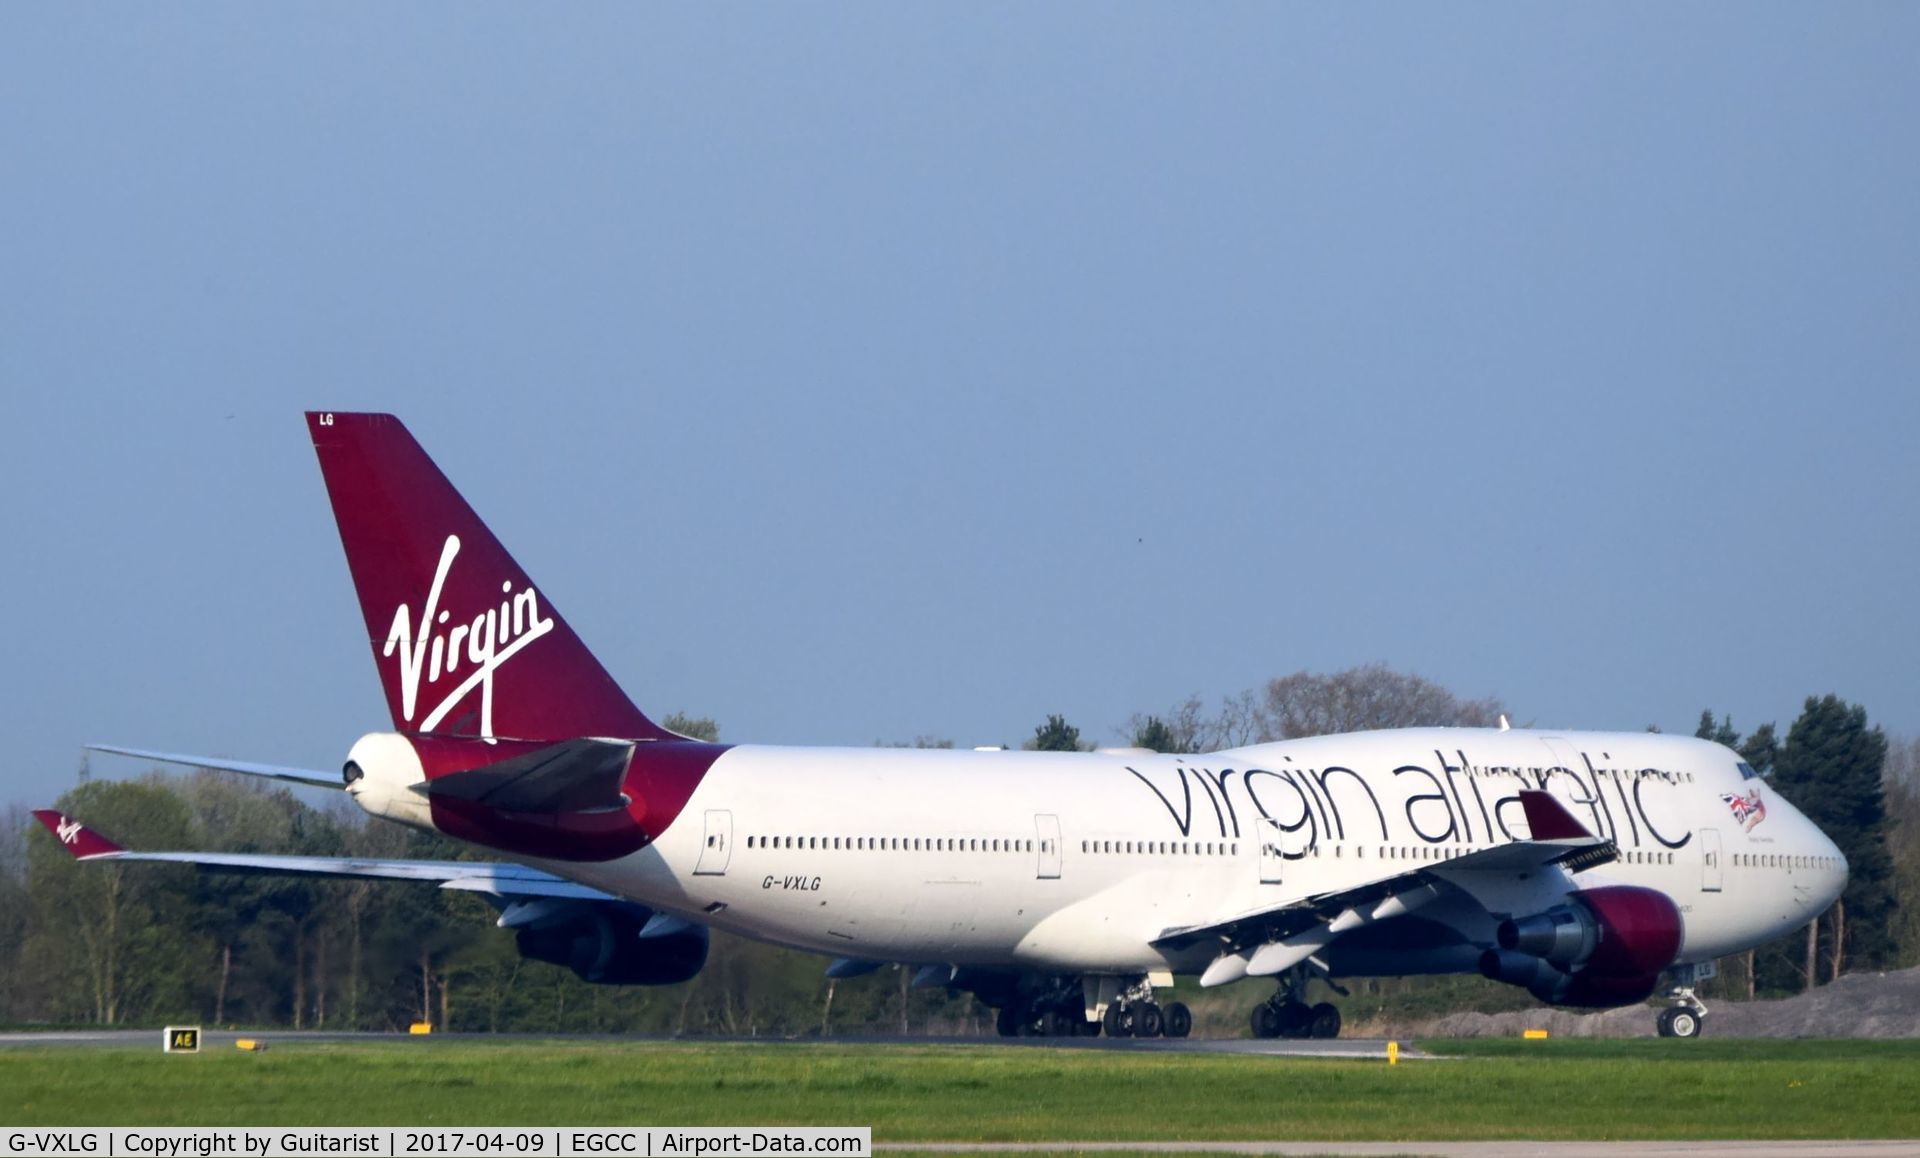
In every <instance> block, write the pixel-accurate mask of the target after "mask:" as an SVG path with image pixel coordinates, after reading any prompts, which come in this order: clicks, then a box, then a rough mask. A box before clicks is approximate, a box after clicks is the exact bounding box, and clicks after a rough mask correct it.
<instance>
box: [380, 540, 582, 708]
mask: <svg viewBox="0 0 1920 1158" xmlns="http://www.w3.org/2000/svg"><path fill="white" fill-rule="evenodd" d="M459 553H460V536H458V535H448V536H447V541H446V543H445V544H444V545H443V546H442V547H441V548H440V565H439V566H438V567H437V568H435V569H434V573H433V586H432V587H430V588H429V589H428V590H427V603H426V606H424V607H422V608H421V609H420V613H419V619H418V620H417V622H418V623H419V625H420V633H419V635H418V637H416V636H415V635H414V624H415V622H416V620H415V618H414V613H413V609H412V608H410V607H408V606H407V605H406V604H404V603H402V604H401V605H400V606H399V607H397V608H395V609H394V612H393V626H392V627H390V628H388V629H387V646H386V648H385V649H384V650H382V651H381V653H380V654H381V656H383V657H386V656H391V655H393V654H395V653H396V652H398V653H399V656H400V714H401V717H402V718H403V719H405V720H406V721H407V722H408V723H412V722H413V714H414V710H415V708H417V707H418V706H419V703H420V684H421V682H422V681H423V680H424V681H425V682H426V683H428V684H436V683H439V682H440V680H441V679H443V678H446V679H452V678H454V677H455V676H460V677H461V678H460V682H459V683H458V684H457V685H455V686H454V688H453V689H452V690H451V691H449V692H448V693H447V694H446V695H445V696H444V697H443V698H442V699H441V700H440V702H439V703H437V704H435V705H434V706H433V709H432V710H431V711H429V712H428V713H427V715H426V718H425V719H423V720H421V721H420V724H419V728H420V730H421V731H422V732H431V731H433V730H434V728H435V727H437V726H438V725H439V724H440V722H441V721H442V720H444V719H446V718H447V713H448V712H451V711H452V710H453V707H454V705H455V704H458V703H459V702H460V700H461V698H462V697H464V696H465V695H466V694H467V693H468V692H470V691H472V690H473V689H474V688H476V687H478V688H479V689H480V735H481V736H483V737H485V738H487V739H492V738H493V673H494V672H496V671H499V670H500V665H502V664H504V663H506V662H507V660H509V659H511V658H512V657H513V656H514V655H515V654H516V653H518V652H519V650H520V649H521V648H523V647H525V646H527V645H528V644H530V643H532V642H533V641H534V640H536V639H539V638H540V637H541V636H543V635H545V634H546V633H547V632H549V631H552V630H553V620H552V619H550V618H542V617H541V615H540V595H539V593H538V592H536V591H535V590H534V589H533V588H532V587H531V586H529V587H527V588H526V589H524V590H522V591H521V592H520V593H519V594H517V595H516V594H514V592H513V581H512V580H507V581H505V582H502V583H501V584H500V595H501V600H500V606H499V607H489V608H487V609H486V610H485V611H483V612H481V613H480V614H478V615H475V616H474V617H473V618H472V619H471V620H468V619H466V618H465V617H464V613H463V617H462V618H461V619H460V621H458V622H455V623H453V624H452V626H451V627H449V626H448V621H449V620H450V619H452V614H451V613H450V612H448V611H446V610H444V609H442V608H441V606H440V593H441V591H442V590H443V589H444V588H445V587H446V584H447V574H448V572H450V571H451V570H452V569H453V560H454V556H456V555H458V554H459ZM438 628H445V629H446V630H444V631H440V630H437V629H438ZM463 661H464V662H463ZM463 668H465V669H467V670H465V671H464V674H463V671H462V669H463Z"/></svg>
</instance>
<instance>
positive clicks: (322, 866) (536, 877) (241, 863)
mask: <svg viewBox="0 0 1920 1158" xmlns="http://www.w3.org/2000/svg"><path fill="white" fill-rule="evenodd" d="M33 815H34V818H35V819H37V820H39V821H40V823H41V824H44V825H46V827H47V831H48V832H51V833H53V835H54V836H55V837H56V838H58V839H59V841H60V843H61V844H62V845H64V846H65V847H66V850H67V851H68V852H70V853H72V854H73V855H74V858H75V859H77V860H83V861H106V860H116V861H158V862H162V863H169V864H190V865H194V866H196V867H198V868H201V869H204V870H207V871H209V872H240V873H272V874H282V875H292V876H310V877H332V878H336V879H346V880H356V879H369V878H371V879H378V880H401V881H427V882H432V883H435V884H438V885H439V886H440V887H441V888H443V889H459V890H461V891H464V892H474V893H483V894H487V895H489V896H493V897H498V898H501V899H502V900H508V901H511V900H516V899H521V898H535V897H537V898H544V899H553V900H563V901H614V902H618V901H619V900H620V898H619V897H616V896H614V895H613V894H612V893H604V892H601V891H600V890H599V889H595V888H589V887H588V886H586V885H583V884H580V883H578V882H577V881H570V880H567V879H566V878H565V877H557V876H554V875H553V874H552V873H547V872H542V871H540V870H539V869H535V868H528V867H526V866H525V865H517V864H501V863H495V862H489V861H460V860H378V859H374V858H370V857H335V856H276V855H266V854H262V855H255V854H250V853H226V852H134V851H132V850H129V849H125V848H122V847H120V846H119V845H117V844H115V843H114V842H112V841H110V840H108V839H107V838H106V837H104V836H101V835H100V834H99V833H97V832H95V831H93V830H92V829H90V828H88V827H86V826H85V825H83V824H81V823H80V822H79V821H77V820H74V819H72V818H70V817H68V816H65V815H63V814H61V813H59V812H55V811H53V810H52V809H39V810H37V811H35V812H34V814H33Z"/></svg>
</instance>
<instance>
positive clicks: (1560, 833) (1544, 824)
mask: <svg viewBox="0 0 1920 1158" xmlns="http://www.w3.org/2000/svg"><path fill="white" fill-rule="evenodd" d="M1520 809H1521V811H1522V812H1524V813H1525V814H1526V817H1527V831H1528V833H1529V835H1530V837H1531V839H1533V840H1592V839H1593V838H1594V837H1593V834H1592V833H1591V832H1588V831H1587V828H1586V826H1585V825H1583V824H1581V823H1580V822H1579V821H1577V820H1575V819H1574V818H1573V814H1572V813H1570V812H1568V811H1567V810H1566V808H1565V806H1563V805H1562V804H1561V803H1560V802H1559V801H1558V800H1555V799H1554V798H1553V794H1552V793H1549V792H1541V791H1538V790H1535V789H1527V790H1524V791H1522V792H1521V793H1520Z"/></svg>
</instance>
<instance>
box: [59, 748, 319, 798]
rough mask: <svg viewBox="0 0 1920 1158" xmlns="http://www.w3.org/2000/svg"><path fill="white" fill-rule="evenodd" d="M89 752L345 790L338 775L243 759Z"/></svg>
mask: <svg viewBox="0 0 1920 1158" xmlns="http://www.w3.org/2000/svg"><path fill="white" fill-rule="evenodd" d="M83 746H84V747H85V749H86V750H87V751H89V752H106V753H109V754H111V755H114V756H133V757H136V758H138V759H141V760H158V761H159V762H160V763H162V764H184V765H186V766H187V767H189V768H212V769H214V770H215V771H219V772H238V773H240V774H242V775H244V776H263V777H265V778H266V779H268V780H282V781H285V782H286V783H288V784H300V785H304V786H305V787H308V788H332V789H334V790H336V791H338V790H339V789H341V788H344V787H346V783H345V781H343V780H342V779H341V777H340V775H339V774H338V773H335V774H333V775H331V776H329V775H327V774H326V773H324V772H317V771H315V770H313V769H311V768H288V767H285V766H284V765H280V764H256V763H253V762H251V761H247V760H223V759H221V758H219V757H217V756H190V755H188V754H186V753H184V752H153V751H149V750H147V749H145V748H122V747H120V746H119V745H118V744H86V745H83Z"/></svg>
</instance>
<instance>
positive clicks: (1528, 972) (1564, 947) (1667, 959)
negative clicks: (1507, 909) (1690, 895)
mask: <svg viewBox="0 0 1920 1158" xmlns="http://www.w3.org/2000/svg"><path fill="white" fill-rule="evenodd" d="M1683 931H1684V925H1683V923H1682V921H1681V917H1680V910H1679V908H1678V907H1676V906H1675V905H1674V903H1673V900H1672V899H1671V898H1670V897H1668V896H1667V895H1666V894H1665V893H1661V892H1656V891H1654V890H1653V889H1644V888H1638V887H1635V886H1631V885H1616V886H1609V887H1607V888H1599V889H1583V890H1581V891H1580V892H1576V893H1571V894H1569V895H1568V896H1567V901H1566V903H1565V904H1561V905H1556V906H1554V907H1553V908H1551V909H1548V910H1547V911H1546V912H1543V913H1536V914H1534V915H1533V916H1530V917H1522V918H1519V919H1517V920H1507V921H1502V922H1501V923H1500V927H1499V928H1498V929H1497V930H1496V931H1495V934H1494V936H1495V940H1496V941H1497V942H1498V944H1499V948H1497V949H1488V950H1487V951H1486V952H1485V953H1482V954H1481V955H1480V972H1481V973H1482V974H1484V975H1485V976H1487V977H1491V978H1492V979H1493V980H1495V981H1504V982H1506V983H1507V984H1509V985H1518V986H1521V987H1522V988H1524V989H1526V990H1527V991H1528V992H1530V993H1532V994H1533V995H1534V996H1535V997H1537V998H1539V999H1540V1000H1541V1001H1544V1002H1546V1003H1548V1004H1549V1005H1573V1006H1582V1007H1585V1008H1591V1009H1605V1008H1609V1007H1611V1006H1616V1005H1632V1004H1633V1003H1634V1002H1636V1001H1645V1000H1646V999H1647V997H1648V996H1650V995H1651V994H1652V993H1653V990H1654V987H1655V986H1656V985H1658V984H1659V982H1660V974H1661V972H1662V971H1663V970H1665V969H1666V968H1667V966H1669V965H1671V964H1673V961H1674V958H1675V957H1677V956H1678V955H1679V953H1680V939H1681V934H1682V933H1683Z"/></svg>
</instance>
